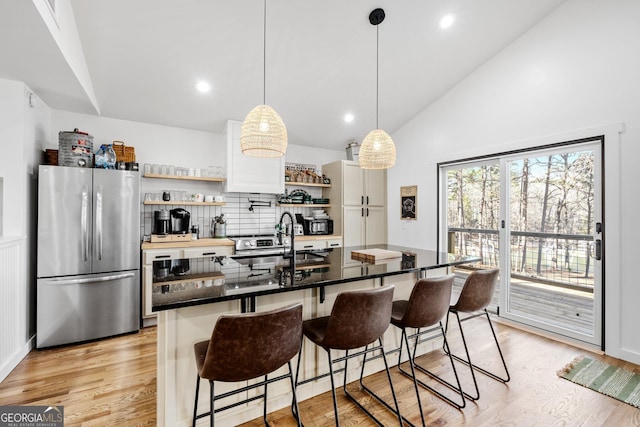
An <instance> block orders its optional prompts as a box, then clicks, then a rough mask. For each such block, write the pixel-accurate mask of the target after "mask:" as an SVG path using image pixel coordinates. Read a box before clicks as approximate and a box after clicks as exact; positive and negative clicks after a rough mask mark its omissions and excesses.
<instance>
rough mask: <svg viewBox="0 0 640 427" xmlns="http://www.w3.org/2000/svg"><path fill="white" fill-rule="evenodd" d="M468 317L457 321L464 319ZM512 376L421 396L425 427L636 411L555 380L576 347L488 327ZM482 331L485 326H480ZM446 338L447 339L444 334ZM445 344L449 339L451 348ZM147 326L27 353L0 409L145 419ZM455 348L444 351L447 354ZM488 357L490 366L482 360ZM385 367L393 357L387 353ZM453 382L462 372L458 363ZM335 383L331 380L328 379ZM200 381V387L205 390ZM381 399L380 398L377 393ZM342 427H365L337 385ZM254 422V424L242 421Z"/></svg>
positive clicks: (284, 413)
mask: <svg viewBox="0 0 640 427" xmlns="http://www.w3.org/2000/svg"><path fill="white" fill-rule="evenodd" d="M472 322H475V321H471V322H467V323H472ZM481 326H484V325H482V324H478V325H477V326H472V327H476V328H478V329H477V331H475V332H474V333H472V334H469V335H472V336H473V339H475V340H477V342H476V346H478V349H479V351H480V352H481V353H482V354H483V356H486V359H487V363H489V364H490V365H491V367H492V368H495V369H498V368H497V367H496V363H499V362H498V361H497V360H496V359H495V357H493V356H494V354H493V353H492V348H491V347H490V346H486V345H485V338H486V337H485V336H484V335H483V333H484V332H485V330H484V328H480V327H481ZM496 326H497V329H498V331H499V339H500V342H501V344H502V348H503V351H504V353H505V356H506V359H507V362H508V365H509V368H510V371H511V377H512V380H511V382H509V383H508V384H507V385H504V384H501V383H498V382H495V381H493V380H490V379H488V378H487V377H484V376H482V375H480V376H479V385H480V392H481V398H480V400H479V401H478V402H476V403H471V404H467V407H466V408H465V409H463V410H460V411H459V410H456V409H454V408H453V407H451V406H449V405H447V404H446V403H444V402H443V401H441V400H439V399H437V398H435V397H434V396H433V395H431V394H430V393H429V392H427V391H425V390H422V391H421V397H422V403H423V408H424V411H425V417H426V424H427V425H428V426H445V425H447V426H459V425H469V426H518V427H520V426H640V410H639V409H636V408H633V407H632V406H629V405H627V404H624V403H621V402H618V401H617V400H614V399H612V398H609V397H606V396H603V395H601V394H599V393H596V392H594V391H591V390H588V389H586V388H584V387H580V386H578V385H575V384H573V383H571V382H569V381H566V380H563V379H560V378H558V377H557V376H556V371H557V370H559V369H560V368H562V367H563V366H564V365H565V364H566V363H568V362H570V361H571V360H573V358H574V357H576V356H578V355H580V354H586V353H587V352H586V351H584V350H580V349H577V348H575V347H572V346H569V345H565V344H561V343H558V342H555V341H551V340H549V339H546V338H542V337H539V336H536V335H532V334H529V333H527V332H523V331H520V330H517V329H513V328H510V327H508V326H503V325H496ZM486 331H488V329H487V330H486ZM452 340H453V339H452ZM453 345H454V343H452V346H453ZM155 346H156V331H155V328H146V329H144V330H143V331H141V332H140V333H138V334H133V335H126V336H122V337H118V338H112V339H108V340H101V341H97V342H94V343H89V344H83V345H77V346H72V347H64V348H59V349H52V350H44V351H33V352H31V353H30V354H29V355H28V356H27V357H26V358H25V359H24V360H23V361H22V362H21V363H20V364H19V366H18V367H17V368H16V369H15V370H14V371H13V372H12V373H11V374H10V375H9V376H8V377H7V378H6V379H5V380H4V381H3V382H2V383H0V405H64V411H65V426H67V427H69V426H115V425H118V426H153V425H155V407H156V403H155V389H156V378H155V369H156V368H155V366H156V360H155V359H156V347H155ZM456 349H457V347H454V352H455V351H456ZM590 356H592V357H597V358H599V359H603V360H606V361H607V362H609V363H612V364H614V365H618V366H622V367H625V368H627V369H631V370H635V371H636V372H639V373H640V367H638V366H636V365H633V364H629V363H626V362H623V361H620V360H616V359H613V358H609V357H606V356H598V355H593V354H590ZM489 359H491V362H489ZM390 360H391V363H393V362H395V360H396V356H390ZM421 361H422V363H423V364H424V365H426V366H428V367H431V368H433V369H434V370H438V371H441V372H442V374H443V375H445V376H446V375H449V374H450V372H449V371H450V368H449V367H448V366H447V364H446V363H444V362H445V359H443V358H442V354H441V353H440V352H439V351H436V352H434V353H433V354H432V355H430V356H428V357H427V356H424V357H423V358H422V360H421ZM459 371H460V374H461V376H462V377H463V378H462V381H463V384H466V385H468V384H469V377H468V374H466V373H464V372H462V371H463V367H462V366H461V365H460V366H459ZM338 381H339V379H338ZM393 381H394V385H395V387H396V391H397V393H398V396H399V400H400V407H401V410H402V411H403V414H404V415H405V416H406V417H407V418H409V419H410V420H411V421H413V422H414V423H416V424H419V414H418V409H417V403H416V400H415V395H414V394H413V393H414V392H413V386H412V383H411V382H410V381H409V380H408V379H406V378H405V377H403V376H402V375H400V374H399V373H398V372H397V369H396V368H394V369H393ZM366 383H367V385H369V386H370V387H372V388H376V389H380V390H383V393H382V394H383V395H387V394H388V393H384V390H387V389H388V387H387V385H386V376H385V375H384V374H376V375H373V376H371V377H369V378H367V380H366ZM205 387H206V386H205ZM348 387H349V390H350V391H352V392H353V393H354V394H356V395H357V396H361V397H362V398H363V400H362V401H363V402H365V403H366V405H367V406H369V407H370V408H371V409H372V410H373V411H374V412H375V413H376V414H377V415H379V416H380V417H381V419H382V420H383V422H384V424H385V425H397V422H394V418H393V417H392V416H390V415H389V414H388V413H387V412H386V411H385V410H383V409H381V408H380V407H379V405H377V404H376V403H374V402H371V400H370V399H369V398H367V397H366V396H365V395H364V394H362V393H361V392H360V391H359V390H358V386H357V385H356V384H351V385H349V386H348ZM387 397H388V396H387ZM338 398H339V408H340V419H341V423H342V425H345V426H355V425H358V426H360V425H373V423H372V422H371V421H370V420H369V419H368V418H367V417H366V416H364V415H363V414H362V413H361V412H359V411H358V410H357V409H356V408H355V406H354V405H352V404H351V403H349V402H348V401H347V400H346V398H345V397H344V395H343V394H342V391H341V390H339V391H338ZM300 410H301V414H302V419H303V422H304V424H305V426H307V427H311V426H327V425H333V407H332V403H331V394H330V393H324V394H322V395H320V396H317V397H315V398H313V399H309V400H306V401H304V402H301V404H300ZM269 421H270V423H271V425H272V426H293V425H295V423H294V421H293V418H292V417H291V415H290V412H289V410H287V409H284V410H280V411H277V412H275V413H273V414H270V415H269ZM245 425H246V426H261V425H263V424H262V421H261V420H255V421H252V422H250V423H247V424H245Z"/></svg>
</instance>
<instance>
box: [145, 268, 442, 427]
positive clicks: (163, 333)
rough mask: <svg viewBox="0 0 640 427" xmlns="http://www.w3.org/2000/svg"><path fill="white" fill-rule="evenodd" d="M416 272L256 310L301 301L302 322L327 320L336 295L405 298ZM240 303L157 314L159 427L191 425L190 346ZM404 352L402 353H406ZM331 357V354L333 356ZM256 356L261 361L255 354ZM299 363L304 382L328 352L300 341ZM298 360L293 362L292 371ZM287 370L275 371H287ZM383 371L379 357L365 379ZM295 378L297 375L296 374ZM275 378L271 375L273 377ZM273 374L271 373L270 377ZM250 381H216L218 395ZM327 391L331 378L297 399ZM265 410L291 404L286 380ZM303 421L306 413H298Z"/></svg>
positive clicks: (289, 296)
mask: <svg viewBox="0 0 640 427" xmlns="http://www.w3.org/2000/svg"><path fill="white" fill-rule="evenodd" d="M443 274H447V269H446V268H440V269H436V270H428V271H427V276H428V277H436V276H441V275H443ZM417 278H418V277H417V273H406V274H400V275H395V276H389V277H383V278H377V279H368V280H360V281H355V282H348V283H342V284H337V285H331V286H326V287H325V288H324V289H325V300H324V302H320V289H318V288H315V289H303V290H292V291H290V292H285V293H279V294H272V295H264V296H259V297H256V311H257V312H260V311H267V310H271V309H275V308H279V307H283V306H286V305H288V304H292V303H295V302H299V301H301V302H302V303H303V319H311V318H314V317H320V316H326V315H329V314H330V312H331V307H332V306H333V302H334V301H335V298H336V295H337V294H338V293H340V292H344V291H350V290H357V289H371V288H373V287H377V286H388V285H391V284H393V285H395V287H396V289H395V292H394V300H397V299H408V298H409V295H410V294H411V290H412V288H413V285H414V284H415V281H416V280H417ZM240 307H241V304H240V300H233V301H223V302H216V303H211V304H203V305H197V306H192V307H185V308H178V309H172V310H165V311H160V312H158V326H157V328H158V344H157V345H158V371H157V373H158V374H157V375H158V376H157V425H158V426H167V427H173V426H185V427H186V426H190V425H191V422H192V417H193V400H194V397H195V387H196V378H197V373H196V365H195V357H194V354H193V345H194V344H195V343H196V342H199V341H203V340H207V339H209V338H210V337H211V332H212V330H213V326H214V324H215V322H216V320H217V318H218V317H219V316H220V315H222V314H229V313H240ZM383 341H384V345H385V348H386V349H387V350H392V349H395V348H397V347H398V346H399V345H400V331H399V330H398V329H397V328H395V327H389V329H388V330H387V332H386V333H385V335H384V338H383ZM439 344H440V345H441V342H440V343H439V340H433V341H430V342H429V343H426V344H421V346H420V348H419V351H418V352H419V353H420V354H423V353H425V352H427V351H430V350H431V349H433V348H436V347H437V346H438V345H439ZM405 353H406V352H403V354H405ZM332 356H333V354H332ZM341 356H344V352H335V357H341ZM255 357H256V358H259V357H261V355H260V354H256V356H255ZM302 358H303V359H302V362H301V367H300V381H302V380H304V379H306V378H312V377H314V376H317V375H320V374H324V373H327V372H328V364H327V355H326V352H325V351H324V350H323V349H321V348H318V347H316V346H315V345H314V344H312V343H311V342H310V341H309V340H307V339H304V340H303V352H302ZM388 361H389V364H390V366H393V365H394V364H396V363H397V353H395V354H393V355H390V356H388ZM296 362H297V358H294V359H293V360H292V367H293V369H294V371H295V366H296V365H295V364H296ZM361 362H362V359H359V360H356V359H352V360H351V361H350V362H349V372H348V373H347V375H348V377H347V380H348V382H351V381H355V380H357V379H358V377H359V375H360V366H361ZM286 369H287V367H286V365H285V367H283V368H281V371H278V373H284V372H286ZM383 369H384V363H383V361H382V359H381V358H378V359H376V360H372V361H371V362H368V363H367V371H366V375H370V374H372V373H374V372H378V371H381V370H383ZM294 374H295V372H294ZM274 375H275V374H274ZM271 376H272V375H270V377H271ZM342 378H343V377H342V374H337V375H336V383H337V384H340V383H341V382H342ZM246 384H248V383H241V384H239V383H220V382H216V394H218V393H223V392H225V391H229V390H233V389H237V388H240V387H242V386H243V385H246ZM330 389H331V383H330V380H329V377H324V378H322V379H319V380H316V381H312V382H310V383H307V384H303V385H301V386H299V387H298V390H297V392H298V400H299V401H303V400H305V399H308V398H310V397H312V396H316V395H318V394H321V393H324V392H326V391H328V390H330ZM261 390H262V389H256V390H250V391H248V392H247V393H246V394H245V395H244V397H246V396H249V395H251V396H253V395H257V394H260V393H261ZM268 395H269V397H268V412H273V411H276V410H278V409H281V408H284V407H288V406H290V405H291V387H290V383H289V382H288V381H278V382H277V383H273V384H270V385H269V392H268ZM199 397H200V398H199V402H198V408H199V410H198V413H204V412H206V411H208V408H209V384H207V381H206V380H203V381H202V382H201V388H200V396H199ZM242 398H243V396H241V395H237V396H234V397H230V398H229V399H227V401H223V402H222V403H221V402H216V406H218V404H225V403H230V402H233V401H234V400H233V399H235V401H238V400H242ZM262 405H263V403H262V400H261V399H259V400H256V401H253V402H250V403H247V404H243V405H240V406H238V407H236V408H233V409H229V410H227V411H223V412H220V413H218V414H216V422H218V423H219V425H237V424H240V423H243V422H247V421H250V420H252V419H255V418H258V417H262ZM302 417H303V419H304V411H302ZM208 423H209V420H208V418H202V419H200V420H199V423H198V424H199V425H208Z"/></svg>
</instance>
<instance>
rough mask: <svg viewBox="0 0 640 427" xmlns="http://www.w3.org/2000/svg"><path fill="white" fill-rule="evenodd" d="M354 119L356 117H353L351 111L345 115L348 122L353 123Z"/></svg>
mask: <svg viewBox="0 0 640 427" xmlns="http://www.w3.org/2000/svg"><path fill="white" fill-rule="evenodd" d="M353 119H354V117H353V114H351V113H348V114H345V116H344V121H345V122H347V123H351V122H352V121H353Z"/></svg>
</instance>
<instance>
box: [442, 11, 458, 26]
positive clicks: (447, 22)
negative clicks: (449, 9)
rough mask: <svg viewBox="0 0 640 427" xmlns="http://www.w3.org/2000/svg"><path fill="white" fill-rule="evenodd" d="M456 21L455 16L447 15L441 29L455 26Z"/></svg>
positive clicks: (443, 18)
mask: <svg viewBox="0 0 640 427" xmlns="http://www.w3.org/2000/svg"><path fill="white" fill-rule="evenodd" d="M455 20H456V15H455V14H453V13H447V14H446V15H444V16H443V17H442V19H441V20H440V28H442V29H445V28H449V27H450V26H452V25H453V23H454V22H455Z"/></svg>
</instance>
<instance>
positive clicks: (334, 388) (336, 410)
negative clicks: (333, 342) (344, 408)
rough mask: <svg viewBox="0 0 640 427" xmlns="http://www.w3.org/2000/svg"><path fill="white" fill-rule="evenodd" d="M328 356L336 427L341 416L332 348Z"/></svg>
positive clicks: (328, 351)
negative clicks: (334, 378) (339, 414)
mask: <svg viewBox="0 0 640 427" xmlns="http://www.w3.org/2000/svg"><path fill="white" fill-rule="evenodd" d="M327 356H328V358H329V376H330V377H331V393H332V395H333V412H334V414H335V417H336V427H340V418H338V400H337V399H336V385H335V384H334V380H333V361H332V360H331V350H330V349H327ZM345 375H346V373H345Z"/></svg>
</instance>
